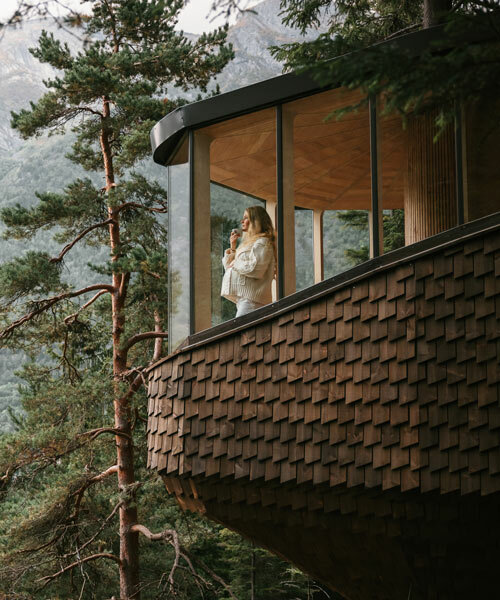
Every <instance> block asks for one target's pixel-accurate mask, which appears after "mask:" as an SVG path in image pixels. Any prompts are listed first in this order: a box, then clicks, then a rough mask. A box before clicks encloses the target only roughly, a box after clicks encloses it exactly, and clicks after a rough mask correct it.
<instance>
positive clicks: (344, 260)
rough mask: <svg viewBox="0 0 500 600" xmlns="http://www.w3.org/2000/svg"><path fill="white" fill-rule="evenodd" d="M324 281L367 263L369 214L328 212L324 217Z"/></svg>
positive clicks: (365, 212) (366, 212) (343, 211)
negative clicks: (357, 265) (364, 262)
mask: <svg viewBox="0 0 500 600" xmlns="http://www.w3.org/2000/svg"><path fill="white" fill-rule="evenodd" d="M323 247H324V270H325V279H328V278H329V277H333V276H334V275H338V274H339V273H342V271H346V270H347V269H350V268H352V267H353V266H355V265H356V264H359V263H360V262H363V261H365V260H368V254H369V247H370V234H369V230H368V211H366V210H327V211H325V213H324V215H323Z"/></svg>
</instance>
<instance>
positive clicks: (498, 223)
mask: <svg viewBox="0 0 500 600" xmlns="http://www.w3.org/2000/svg"><path fill="white" fill-rule="evenodd" d="M494 232H499V234H500V212H496V213H493V214H491V215H487V216H486V217H482V218H480V219H476V220H475V221H470V222H469V223H465V224H464V225H458V226H457V227H453V228H451V229H447V230H446V231H442V232H441V233H438V234H436V235H433V236H431V237H428V238H426V239H424V240H421V241H420V242H416V243H415V244H410V245H408V246H403V247H402V248H398V249H397V250H393V251H392V252H387V253H386V254H382V255H381V256H377V257H376V258H372V259H370V260H367V261H365V262H363V263H361V264H359V265H357V266H355V267H353V268H351V269H348V270H347V271H343V272H342V273H339V274H338V275H334V276H333V277H330V278H329V279H325V280H324V281H321V282H320V283H316V284H314V285H312V286H310V287H307V288H305V289H303V290H300V291H298V292H295V293H294V294H290V295H289V296H286V297H285V298H282V299H281V300H277V301H276V302H273V303H271V304H267V305H266V306H263V307H262V308H257V309H256V310H254V311H252V312H251V313H248V314H247V315H244V316H242V317H238V318H234V319H229V320H228V321H225V322H224V323H220V324H219V325H215V326H214V327H211V328H210V329H205V330H203V331H200V332H198V333H194V334H192V335H191V336H189V337H188V338H186V339H185V340H184V342H182V344H181V345H180V346H179V347H178V348H177V349H176V350H174V352H172V353H170V354H169V355H167V356H165V357H164V358H161V359H160V360H158V362H156V363H154V364H153V365H151V366H150V367H148V368H147V369H146V372H147V373H150V372H151V371H152V370H153V369H155V368H156V367H158V366H159V365H161V364H162V363H164V362H165V361H166V360H170V358H171V357H172V356H174V355H176V354H181V353H183V352H189V351H191V350H194V349H195V348H198V347H199V346H203V345H205V344H209V343H211V342H214V341H217V340H219V339H222V338H224V337H226V336H228V335H234V334H235V333H238V332H240V331H243V330H245V329H248V328H249V327H255V326H256V325H258V324H260V323H263V322H265V321H268V320H270V319H275V318H276V317H278V316H280V315H281V314H283V313H286V312H289V311H290V310H295V309H297V308H300V307H302V306H304V305H305V304H310V303H311V302H315V301H316V300H320V299H321V298H324V297H325V296H328V295H330V294H332V293H333V292H335V291H337V290H340V289H342V288H346V287H350V286H355V285H358V284H359V283H360V282H362V281H364V280H365V279H367V278H369V277H373V276H374V275H376V274H379V273H384V272H387V271H389V270H391V269H394V268H397V267H399V266H402V265H405V264H408V263H412V262H413V261H414V260H416V259H419V258H422V257H424V256H428V255H432V254H435V253H437V252H442V251H444V250H446V249H449V248H452V247H453V246H456V245H458V244H463V243H465V242H467V241H471V240H473V239H474V238H476V237H479V236H483V235H488V234H490V233H494Z"/></svg>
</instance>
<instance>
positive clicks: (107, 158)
mask: <svg viewBox="0 0 500 600" xmlns="http://www.w3.org/2000/svg"><path fill="white" fill-rule="evenodd" d="M109 117H110V101H109V98H107V97H104V98H103V119H102V128H101V136H100V142H101V151H102V156H103V162H104V172H105V176H106V188H105V191H106V193H107V194H109V193H110V192H111V190H112V189H113V187H114V186H115V176H114V169H113V155H112V150H111V144H110V136H111V132H110V131H109V129H108V126H107V121H108V119H109ZM108 218H109V220H110V223H109V238H110V247H111V262H112V263H116V262H117V261H118V259H119V257H120V213H119V210H117V208H116V207H113V206H111V205H108ZM112 279H113V290H114V291H113V293H112V295H111V307H112V327H113V331H112V338H113V377H114V413H115V428H116V429H117V430H119V431H120V432H121V433H122V434H124V435H117V436H116V438H115V439H116V463H117V465H118V488H119V490H120V492H121V494H122V495H123V496H124V499H125V500H124V503H123V504H122V506H121V507H120V510H119V518H120V531H119V535H120V563H119V571H120V598H121V600H131V599H134V600H139V598H140V591H139V589H140V588H139V534H138V533H137V532H136V531H133V530H132V527H133V526H134V525H135V524H136V523H137V508H136V505H135V483H136V480H135V472H134V446H133V441H132V418H131V410H130V396H129V395H128V394H126V393H125V394H122V393H121V389H120V381H121V379H122V376H123V373H124V372H125V371H126V370H127V352H126V351H123V350H121V348H120V347H121V337H122V333H123V329H124V325H125V312H124V309H125V300H126V297H127V288H128V280H129V277H128V274H126V273H118V272H115V271H113V275H112Z"/></svg>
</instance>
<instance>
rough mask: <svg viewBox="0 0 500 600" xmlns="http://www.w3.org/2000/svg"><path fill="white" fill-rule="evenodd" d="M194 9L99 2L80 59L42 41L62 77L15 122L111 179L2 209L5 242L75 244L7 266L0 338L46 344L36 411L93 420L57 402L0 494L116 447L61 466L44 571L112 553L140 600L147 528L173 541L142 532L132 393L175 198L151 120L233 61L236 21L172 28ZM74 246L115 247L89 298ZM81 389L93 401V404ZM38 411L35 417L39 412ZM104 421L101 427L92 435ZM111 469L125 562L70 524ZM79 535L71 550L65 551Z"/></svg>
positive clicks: (84, 21)
mask: <svg viewBox="0 0 500 600" xmlns="http://www.w3.org/2000/svg"><path fill="white" fill-rule="evenodd" d="M183 5H184V2H183V0H119V1H118V0H93V1H92V2H91V12H90V14H88V15H79V18H78V22H79V24H80V25H81V27H82V29H83V36H84V38H85V39H86V43H85V45H84V46H83V47H82V49H81V50H80V51H79V52H77V53H72V52H71V51H70V49H69V47H68V46H67V45H66V44H63V43H61V42H60V41H59V40H57V39H56V38H55V37H54V36H53V35H52V34H49V33H46V32H43V33H42V35H41V37H40V40H39V44H38V46H37V47H36V48H35V49H33V50H32V54H33V55H34V56H35V57H36V58H38V59H39V60H40V61H41V62H43V63H48V64H49V65H51V66H52V67H54V68H56V69H58V75H57V76H56V77H54V78H53V79H51V80H49V81H47V82H46V86H47V88H48V91H47V93H46V94H45V95H44V96H42V98H40V100H39V101H38V102H36V103H31V107H30V109H28V110H20V111H19V112H17V113H13V118H12V125H13V127H14V128H15V129H17V130H18V131H19V132H20V133H21V135H22V136H23V137H25V138H28V137H33V136H37V135H41V134H43V133H45V132H49V133H59V132H62V131H64V130H65V129H66V128H68V127H71V128H72V130H73V131H74V132H75V133H76V142H75V144H74V145H73V148H72V151H71V153H70V154H69V155H68V156H69V158H70V159H71V160H72V161H74V162H75V163H78V164H80V165H82V166H83V167H84V168H85V169H86V170H88V171H94V172H97V173H100V174H101V176H102V180H103V186H102V188H98V187H96V186H95V185H93V184H92V183H91V181H90V179H79V180H76V181H74V182H73V183H72V184H71V185H69V186H68V187H67V188H66V189H65V190H64V192H63V193H60V194H54V193H45V194H39V196H38V200H39V201H38V204H36V205H35V206H34V207H33V208H30V209H26V208H23V207H21V206H15V207H12V208H8V209H5V210H3V211H2V215H1V217H2V219H3V221H4V223H5V225H6V227H7V230H6V235H7V236H8V237H12V238H17V239H30V238H32V237H33V236H34V235H35V234H36V233H37V232H39V231H40V230H42V231H49V232H50V231H54V232H55V235H54V238H55V239H56V241H57V242H59V243H62V244H64V246H63V247H62V248H61V250H60V252H59V253H58V254H57V255H56V256H50V255H49V254H48V253H44V252H34V251H31V252H28V253H27V254H25V255H24V256H20V257H17V258H15V259H14V260H12V261H10V262H8V263H4V264H3V265H1V267H0V294H1V301H2V320H3V321H4V327H3V330H2V332H1V333H0V338H1V339H2V340H4V341H5V342H6V343H9V344H10V345H11V346H17V347H21V348H24V349H28V350H31V352H32V358H33V359H34V360H35V361H37V360H38V362H39V359H38V357H37V356H36V355H35V354H33V349H34V348H36V347H37V346H38V341H40V342H41V343H42V344H44V346H45V353H46V356H45V362H46V365H48V366H45V367H43V366H41V365H40V364H38V365H32V366H31V367H30V370H29V372H28V373H27V374H25V375H26V378H27V380H28V381H29V382H30V386H31V389H29V390H28V391H25V394H24V396H25V402H27V404H30V403H31V404H32V403H33V402H38V401H39V399H40V400H42V399H44V398H50V397H53V398H54V399H55V398H59V399H61V398H63V397H67V398H69V399H72V398H74V401H75V403H76V406H78V404H79V403H80V404H81V406H82V417H83V418H82V419H80V420H79V422H76V423H75V422H73V423H71V424H69V423H68V422H67V419H68V413H71V416H72V417H75V412H74V410H70V409H69V407H67V408H68V409H67V410H66V411H65V409H64V407H62V406H59V408H57V406H58V405H59V404H60V402H61V401H60V400H58V402H55V403H54V404H55V406H54V407H51V409H50V410H48V411H47V415H46V416H47V419H48V423H46V424H45V426H44V427H43V431H42V430H41V431H40V436H39V439H36V440H35V442H34V444H33V447H32V448H29V440H28V439H26V437H24V438H23V437H22V436H21V438H17V439H16V440H15V441H11V442H9V441H7V448H6V449H7V452H6V455H7V456H9V455H10V461H9V460H7V461H6V464H5V465H4V472H5V475H4V478H3V479H2V485H3V487H4V488H8V486H9V484H10V485H12V484H13V482H16V483H18V479H19V478H20V477H21V478H23V477H27V476H30V477H31V476H33V477H34V476H35V475H36V474H37V473H38V469H40V470H41V471H42V472H43V471H44V469H45V467H48V465H50V466H51V467H53V466H54V465H56V464H57V461H60V460H66V458H67V457H68V456H71V454H72V453H73V452H76V451H77V450H78V451H80V450H81V448H82V446H84V445H85V446H87V445H88V442H89V441H91V440H94V441H97V440H99V441H100V440H101V439H103V438H109V440H110V441H111V440H112V443H114V445H115V446H116V458H115V459H114V463H113V464H111V465H106V464H102V467H103V468H102V470H101V471H99V472H94V471H95V467H96V466H97V465H99V464H100V463H104V462H105V461H104V460H98V459H97V456H98V455H99V451H97V450H96V455H94V454H92V453H93V452H94V451H93V450H90V449H89V450H88V451H87V453H90V454H88V456H87V459H88V462H86V463H85V461H83V462H82V456H81V455H80V456H79V458H78V459H75V465H78V467H81V466H82V465H83V466H85V467H86V469H87V471H88V472H86V473H85V472H82V473H78V468H76V467H75V465H73V467H74V468H75V470H74V471H71V469H70V470H69V471H67V472H66V473H65V475H64V477H63V479H65V481H64V484H62V483H61V486H60V490H59V492H60V498H59V500H58V502H57V503H56V504H57V507H55V506H52V512H51V513H50V514H44V515H40V522H41V523H43V526H42V529H43V530H44V532H45V539H44V540H42V539H41V540H40V546H42V547H44V548H50V550H51V552H52V555H51V561H52V562H50V561H49V564H52V565H53V564H54V563H55V561H58V563H59V565H60V568H59V570H58V571H57V572H55V573H53V574H49V575H48V576H47V577H46V578H45V579H44V580H43V581H44V582H45V583H48V582H50V581H52V580H55V579H57V577H58V576H59V575H63V574H66V573H70V574H72V575H73V574H74V571H75V570H76V568H77V567H78V569H80V568H81V566H82V565H83V564H87V563H91V562H94V561H97V560H101V559H102V560H105V561H108V562H110V563H113V562H114V563H116V564H117V565H118V570H119V576H120V587H119V590H120V592H119V594H120V598H122V599H128V598H135V599H136V598H139V595H140V575H139V542H138V536H139V532H142V533H144V534H146V535H147V536H149V537H150V538H151V539H157V538H158V539H160V538H161V539H163V538H165V539H167V538H168V535H170V536H171V539H172V540H173V539H174V537H175V536H174V537H172V536H173V534H168V535H167V534H165V535H164V536H163V538H162V536H158V535H156V536H155V535H152V534H151V533H150V531H149V529H148V528H147V527H145V526H144V525H142V524H140V523H139V520H138V512H137V502H136V499H137V489H138V486H139V485H140V484H139V483H138V481H137V478H136V473H135V469H136V467H135V464H136V461H137V460H138V458H137V456H134V443H135V442H134V422H135V420H136V419H137V417H140V414H139V413H136V415H135V416H134V408H136V407H134V395H135V394H136V393H137V391H138V390H139V389H140V388H141V386H142V384H143V381H144V373H143V371H144V368H145V366H147V364H148V363H150V361H151V360H156V359H158V358H159V356H160V354H161V352H162V340H164V339H166V338H167V336H168V334H167V333H166V331H165V307H166V289H167V288H166V235H167V230H166V224H165V213H166V211H167V197H166V192H165V190H164V189H163V188H162V187H161V186H160V185H159V184H158V183H156V182H150V181H148V180H146V179H145V178H144V177H142V176H140V175H139V174H137V173H135V172H134V171H133V168H134V166H135V165H137V163H138V161H139V160H140V159H141V158H143V157H145V156H147V155H148V154H149V152H150V148H149V130H150V129H151V127H152V125H153V124H154V123H155V122H156V121H157V120H159V119H160V118H161V117H162V116H163V115H165V114H166V113H167V112H169V111H171V110H173V109H174V108H175V107H176V106H179V105H180V104H182V103H183V102H184V100H183V99H182V97H176V94H180V93H182V92H183V91H184V92H185V91H187V90H188V89H189V88H197V89H199V90H200V92H201V93H206V92H207V86H208V84H209V82H210V80H211V78H212V77H213V76H214V75H215V74H217V73H218V72H219V71H220V70H221V69H222V68H223V67H224V66H225V64H226V63H227V62H228V61H229V60H230V59H231V58H232V50H231V48H230V46H227V45H226V33H227V31H226V28H220V29H217V30H215V31H214V32H212V33H208V34H203V35H201V36H200V37H199V38H198V39H197V40H195V41H190V40H189V39H187V38H186V37H185V36H184V35H183V33H182V32H179V31H176V30H175V29H174V27H175V25H176V23H177V15H178V13H179V11H180V9H181V8H182V7H183ZM167 86H168V88H169V89H168V96H167ZM76 244H87V245H88V246H92V245H96V246H99V245H107V246H108V247H109V254H110V260H109V262H108V264H106V265H94V271H95V272H96V278H97V281H98V282H94V281H92V282H88V283H87V284H83V285H82V287H80V288H78V289H75V288H72V287H71V286H69V285H68V284H67V283H65V282H64V280H63V278H62V273H63V269H62V267H63V265H64V259H65V257H66V256H67V254H68V253H69V252H71V250H72V249H73V247H74V246H75V245H76ZM97 276H99V277H97ZM89 332H90V333H89ZM36 340H38V341H36ZM142 345H145V349H144V348H142V347H141V346H142ZM110 365H111V367H110ZM106 376H109V379H105V377H106ZM110 382H111V383H110ZM82 394H84V395H85V394H87V397H88V399H89V406H87V405H86V404H85V401H84V400H85V396H83V397H82ZM41 404H44V402H41ZM45 404H47V402H45ZM31 408H33V406H32V407H31ZM92 411H94V413H95V414H94V415H93V416H92V415H90V413H91V412H92ZM35 414H36V411H33V410H31V415H30V418H31V419H33V416H34V415H35ZM99 414H100V415H101V418H103V419H104V423H103V424H102V425H101V426H99V427H93V428H92V429H90V430H86V429H85V428H86V427H88V426H89V424H90V423H91V422H94V423H95V418H97V417H98V415H99ZM84 415H85V417H84ZM37 416H38V418H42V415H41V414H38V415H37ZM111 419H112V420H111ZM41 422H43V421H41ZM19 426H20V427H21V429H22V428H23V427H25V426H26V423H24V424H22V423H20V424H19ZM31 426H33V423H31ZM59 434H60V436H61V437H60V439H57V438H58V436H59ZM142 435H143V434H142ZM20 439H21V440H23V441H19V440H20ZM9 443H10V451H9ZM100 445H101V444H98V446H100ZM108 445H109V443H108ZM103 456H104V455H103V454H102V453H101V454H100V455H99V458H100V459H102V458H103ZM106 456H108V455H106ZM69 461H70V462H71V459H69ZM37 465H38V466H37ZM112 475H113V476H114V475H116V477H117V480H118V490H119V498H118V500H117V504H116V506H115V509H116V510H115V512H114V513H113V515H112V516H114V514H115V513H117V514H118V517H119V539H120V544H119V546H120V547H119V552H118V553H113V552H108V551H100V550H99V549H98V546H99V545H98V544H96V543H94V542H95V540H94V541H92V536H94V535H95V536H97V535H98V534H97V533H96V531H97V530H95V531H93V530H92V528H91V527H90V530H92V531H93V533H92V534H90V533H89V535H90V537H89V538H88V539H87V541H85V542H84V541H83V536H82V540H80V539H79V536H80V535H81V532H80V531H76V532H75V531H74V529H75V528H74V527H73V526H71V527H70V525H69V522H70V521H71V522H72V523H73V522H74V523H76V522H78V519H79V514H80V508H81V505H82V503H83V502H84V500H83V499H84V497H85V495H86V494H87V492H88V490H89V489H91V488H93V487H94V486H98V485H100V484H101V482H104V481H107V480H108V478H109V477H110V476H112ZM49 512H50V511H49ZM59 513H61V514H59ZM62 513H64V515H65V516H63V515H62ZM110 518H112V517H110ZM54 519H55V520H54ZM68 519H69V521H68ZM50 523H52V524H55V523H58V524H59V525H58V526H57V527H63V529H62V533H61V531H59V530H58V529H57V528H56V529H57V531H56V532H55V534H54V535H52V536H50V535H49V530H50V527H49V525H50ZM32 525H33V523H32ZM72 527H73V528H72ZM68 528H69V529H68ZM83 529H85V527H83ZM31 530H33V528H31ZM70 530H71V532H72V536H73V537H72V544H73V547H74V548H76V551H74V552H68V551H67V548H66V547H65V544H64V543H63V541H64V540H65V539H66V536H67V535H68V531H70ZM59 534H60V535H59ZM41 537H43V536H41ZM89 540H91V541H90V542H89ZM174 545H175V544H174ZM59 546H60V547H61V551H60V552H59V551H58V547H59ZM96 547H97V550H96ZM28 549H30V550H33V549H34V547H32V548H28ZM61 565H62V566H61Z"/></svg>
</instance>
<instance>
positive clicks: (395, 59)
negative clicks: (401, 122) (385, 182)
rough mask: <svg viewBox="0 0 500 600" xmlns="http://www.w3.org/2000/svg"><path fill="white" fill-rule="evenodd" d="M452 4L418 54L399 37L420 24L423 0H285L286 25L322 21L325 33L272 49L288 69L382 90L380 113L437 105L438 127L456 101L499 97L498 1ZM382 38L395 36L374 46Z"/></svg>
mask: <svg viewBox="0 0 500 600" xmlns="http://www.w3.org/2000/svg"><path fill="white" fill-rule="evenodd" d="M450 4H451V6H452V9H451V10H450V11H449V12H448V13H446V14H444V15H442V20H443V22H444V25H443V28H442V30H441V35H440V39H439V40H438V41H436V42H435V43H433V44H432V45H431V46H430V47H428V48H427V49H425V50H424V51H423V52H421V53H420V54H415V53H411V52H410V51H407V50H402V49H401V48H400V47H399V46H398V44H397V37H398V36H399V35H402V34H407V33H410V32H413V31H417V30H418V29H420V28H422V15H423V1H422V0H421V1H418V2H414V1H413V0H404V1H400V0H353V1H351V0H336V2H331V1H330V0H306V1H302V0H300V1H299V0H282V2H281V7H282V14H283V20H284V22H285V23H287V24H288V25H291V26H294V27H298V28H299V29H300V30H301V31H302V32H304V31H305V30H306V29H308V28H310V27H315V26H317V25H318V24H319V23H320V21H321V22H322V23H324V22H325V21H327V23H328V31H327V32H326V33H323V34H321V35H318V36H317V38H316V39H314V40H312V41H307V42H296V43H292V44H285V45H283V46H281V47H275V48H274V49H273V53H274V55H275V57H276V58H278V59H280V60H283V61H284V62H285V65H286V68H287V69H294V70H297V71H307V72H309V73H310V74H311V75H312V76H313V77H314V78H315V79H317V81H318V82H320V83H321V84H323V85H329V84H332V83H333V84H335V85H340V86H345V87H347V88H360V89H361V90H363V91H364V92H365V93H366V94H367V95H370V94H380V95H383V98H384V110H385V112H393V111H396V112H399V113H401V114H402V115H404V116H406V115H408V114H410V113H420V112H424V111H427V110H430V109H435V110H436V111H437V116H436V126H437V132H438V133H439V132H440V131H442V129H443V128H444V127H446V126H447V124H448V123H450V122H451V121H452V120H453V119H454V115H455V110H456V105H457V103H462V104H463V105H466V104H469V103H473V102H476V101H478V100H480V99H481V98H491V97H497V96H498V92H499V87H500V46H499V42H500V34H499V28H498V3H497V2H493V1H491V2H490V1H486V2H484V1H483V0H481V1H479V0H477V1H473V0H472V1H469V2H462V1H460V0H454V1H453V2H451V3H450ZM495 13H496V14H495ZM387 39H394V40H395V41H394V43H393V44H389V45H376V42H380V41H383V40H387ZM471 39H473V40H474V43H472V42H471ZM478 40H481V41H478ZM373 44H375V45H373ZM352 53H355V54H354V55H353V54H352ZM331 59H335V60H331ZM350 108H351V109H353V108H355V107H350Z"/></svg>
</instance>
